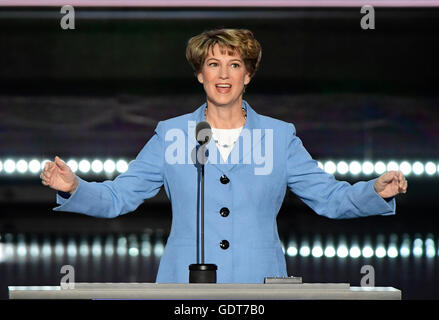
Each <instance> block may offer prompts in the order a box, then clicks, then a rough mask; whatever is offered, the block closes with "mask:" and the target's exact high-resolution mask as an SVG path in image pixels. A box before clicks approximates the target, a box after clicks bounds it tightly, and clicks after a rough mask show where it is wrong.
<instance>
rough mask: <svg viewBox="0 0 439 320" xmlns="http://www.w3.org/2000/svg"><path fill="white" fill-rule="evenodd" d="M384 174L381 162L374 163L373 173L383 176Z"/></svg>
mask: <svg viewBox="0 0 439 320" xmlns="http://www.w3.org/2000/svg"><path fill="white" fill-rule="evenodd" d="M384 172H386V164H385V163H384V162H382V161H378V162H377V163H375V173H377V174H383V173H384Z"/></svg>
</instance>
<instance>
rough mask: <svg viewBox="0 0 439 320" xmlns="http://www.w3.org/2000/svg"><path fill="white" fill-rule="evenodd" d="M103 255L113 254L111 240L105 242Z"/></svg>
mask: <svg viewBox="0 0 439 320" xmlns="http://www.w3.org/2000/svg"><path fill="white" fill-rule="evenodd" d="M104 251H105V255H107V256H112V255H113V254H114V248H113V244H112V243H111V242H107V243H105V250H104Z"/></svg>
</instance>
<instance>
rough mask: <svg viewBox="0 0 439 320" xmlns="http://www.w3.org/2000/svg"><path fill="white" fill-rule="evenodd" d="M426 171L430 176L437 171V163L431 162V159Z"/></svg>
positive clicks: (426, 165)
mask: <svg viewBox="0 0 439 320" xmlns="http://www.w3.org/2000/svg"><path fill="white" fill-rule="evenodd" d="M425 172H426V173H427V174H428V175H429V176H431V175H434V174H435V173H436V165H435V164H434V163H433V162H431V161H429V162H427V163H426V164H425Z"/></svg>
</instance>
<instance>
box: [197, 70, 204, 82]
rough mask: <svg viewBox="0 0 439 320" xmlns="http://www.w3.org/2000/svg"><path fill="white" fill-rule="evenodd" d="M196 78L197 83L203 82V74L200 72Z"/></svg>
mask: <svg viewBox="0 0 439 320" xmlns="http://www.w3.org/2000/svg"><path fill="white" fill-rule="evenodd" d="M197 79H198V82H199V83H203V74H202V73H201V72H198V74H197Z"/></svg>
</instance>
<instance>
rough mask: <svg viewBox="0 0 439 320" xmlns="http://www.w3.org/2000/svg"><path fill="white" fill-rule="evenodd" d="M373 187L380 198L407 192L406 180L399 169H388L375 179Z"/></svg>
mask: <svg viewBox="0 0 439 320" xmlns="http://www.w3.org/2000/svg"><path fill="white" fill-rule="evenodd" d="M374 188H375V191H376V192H377V193H378V194H379V195H380V196H381V197H382V198H391V197H393V196H396V195H397V194H399V193H406V192H407V180H406V179H405V177H404V175H403V174H402V172H401V171H388V172H386V173H384V174H382V175H381V176H380V177H379V178H378V179H377V180H375V183H374Z"/></svg>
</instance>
